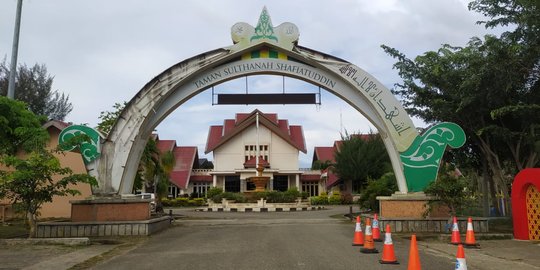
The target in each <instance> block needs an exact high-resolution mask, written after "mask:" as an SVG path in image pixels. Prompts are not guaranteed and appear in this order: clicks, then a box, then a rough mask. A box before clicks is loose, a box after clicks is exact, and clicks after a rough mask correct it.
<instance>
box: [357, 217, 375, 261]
mask: <svg viewBox="0 0 540 270" xmlns="http://www.w3.org/2000/svg"><path fill="white" fill-rule="evenodd" d="M360 252H362V253H379V251H378V250H377V249H375V243H374V242H373V233H372V232H371V220H370V219H369V218H366V235H365V236H364V247H363V248H361V249H360Z"/></svg>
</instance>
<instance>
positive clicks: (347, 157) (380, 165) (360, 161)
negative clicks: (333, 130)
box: [333, 133, 390, 187]
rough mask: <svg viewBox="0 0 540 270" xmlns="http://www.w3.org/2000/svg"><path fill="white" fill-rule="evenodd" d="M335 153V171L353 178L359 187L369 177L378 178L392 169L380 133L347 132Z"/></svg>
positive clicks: (350, 178) (342, 175)
mask: <svg viewBox="0 0 540 270" xmlns="http://www.w3.org/2000/svg"><path fill="white" fill-rule="evenodd" d="M342 142H343V143H342V144H341V146H340V147H339V149H338V150H337V152H336V153H334V159H335V161H336V163H335V164H334V166H333V169H334V172H335V173H336V174H337V175H338V176H339V178H341V179H343V180H345V179H347V180H351V181H352V182H353V184H354V185H356V186H358V187H362V186H364V185H365V184H366V183H367V181H368V179H378V178H380V177H381V176H382V175H383V174H384V173H385V172H388V171H389V170H390V169H389V168H390V159H389V157H388V153H387V152H386V148H385V146H384V143H383V142H382V139H381V137H380V136H379V135H378V134H373V133H370V134H368V135H358V134H352V135H349V134H347V133H346V134H345V136H342Z"/></svg>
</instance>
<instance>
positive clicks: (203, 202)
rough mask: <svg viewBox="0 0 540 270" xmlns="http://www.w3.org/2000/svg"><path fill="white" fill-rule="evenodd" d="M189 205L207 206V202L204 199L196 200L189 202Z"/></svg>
mask: <svg viewBox="0 0 540 270" xmlns="http://www.w3.org/2000/svg"><path fill="white" fill-rule="evenodd" d="M188 204H189V205H190V206H203V205H205V204H206V201H205V200H204V198H195V199H193V200H189V202H188Z"/></svg>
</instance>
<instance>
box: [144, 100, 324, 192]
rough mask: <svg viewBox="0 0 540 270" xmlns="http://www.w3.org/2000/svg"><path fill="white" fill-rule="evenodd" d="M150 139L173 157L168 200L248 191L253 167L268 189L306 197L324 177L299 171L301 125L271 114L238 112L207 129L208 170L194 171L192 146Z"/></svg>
mask: <svg viewBox="0 0 540 270" xmlns="http://www.w3.org/2000/svg"><path fill="white" fill-rule="evenodd" d="M257 126H258V128H257ZM154 138H155V139H156V141H157V147H158V149H159V150H160V151H161V152H162V153H163V152H165V151H172V152H173V154H174V156H175V159H176V165H175V167H174V168H173V170H172V171H171V173H170V175H169V177H170V182H171V186H170V188H169V195H170V196H171V197H176V196H178V195H183V194H191V193H197V195H199V196H204V195H205V194H206V192H207V190H208V189H209V188H210V187H212V186H216V187H220V188H222V189H223V190H224V191H229V192H245V191H249V190H252V189H254V186H253V185H252V183H251V182H249V181H248V179H249V178H250V177H253V176H255V175H256V170H255V168H256V166H257V165H261V166H263V167H264V168H265V170H264V172H263V175H264V176H268V177H270V181H269V183H268V184H267V186H266V188H267V189H268V190H279V191H285V190H287V189H289V188H293V187H296V188H298V190H301V191H306V192H308V193H309V194H310V195H311V196H316V195H319V193H320V192H323V191H325V181H326V179H325V178H321V172H320V171H319V170H316V171H310V170H305V169H300V168H299V159H298V158H299V154H300V152H303V153H306V143H305V138H304V133H303V129H302V126H299V125H290V124H289V121H288V120H286V119H280V118H279V117H278V115H277V114H275V113H263V112H261V111H259V110H254V111H253V112H251V113H237V114H236V115H235V117H234V119H224V120H223V124H222V125H214V126H210V128H209V131H208V137H207V141H206V147H205V153H206V154H208V153H212V155H213V169H199V158H198V154H197V152H198V151H197V148H196V147H188V146H177V145H176V142H175V141H172V140H160V139H159V136H157V135H155V136H154ZM257 145H259V151H257ZM257 152H258V158H256V156H257ZM206 162H208V161H206Z"/></svg>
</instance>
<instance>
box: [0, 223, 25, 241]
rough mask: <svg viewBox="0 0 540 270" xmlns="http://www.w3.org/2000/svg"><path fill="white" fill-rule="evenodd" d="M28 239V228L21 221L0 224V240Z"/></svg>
mask: <svg viewBox="0 0 540 270" xmlns="http://www.w3.org/2000/svg"><path fill="white" fill-rule="evenodd" d="M15 237H28V228H27V226H26V224H25V222H24V220H22V219H16V220H10V221H7V222H6V223H5V224H0V239H6V238H15Z"/></svg>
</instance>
